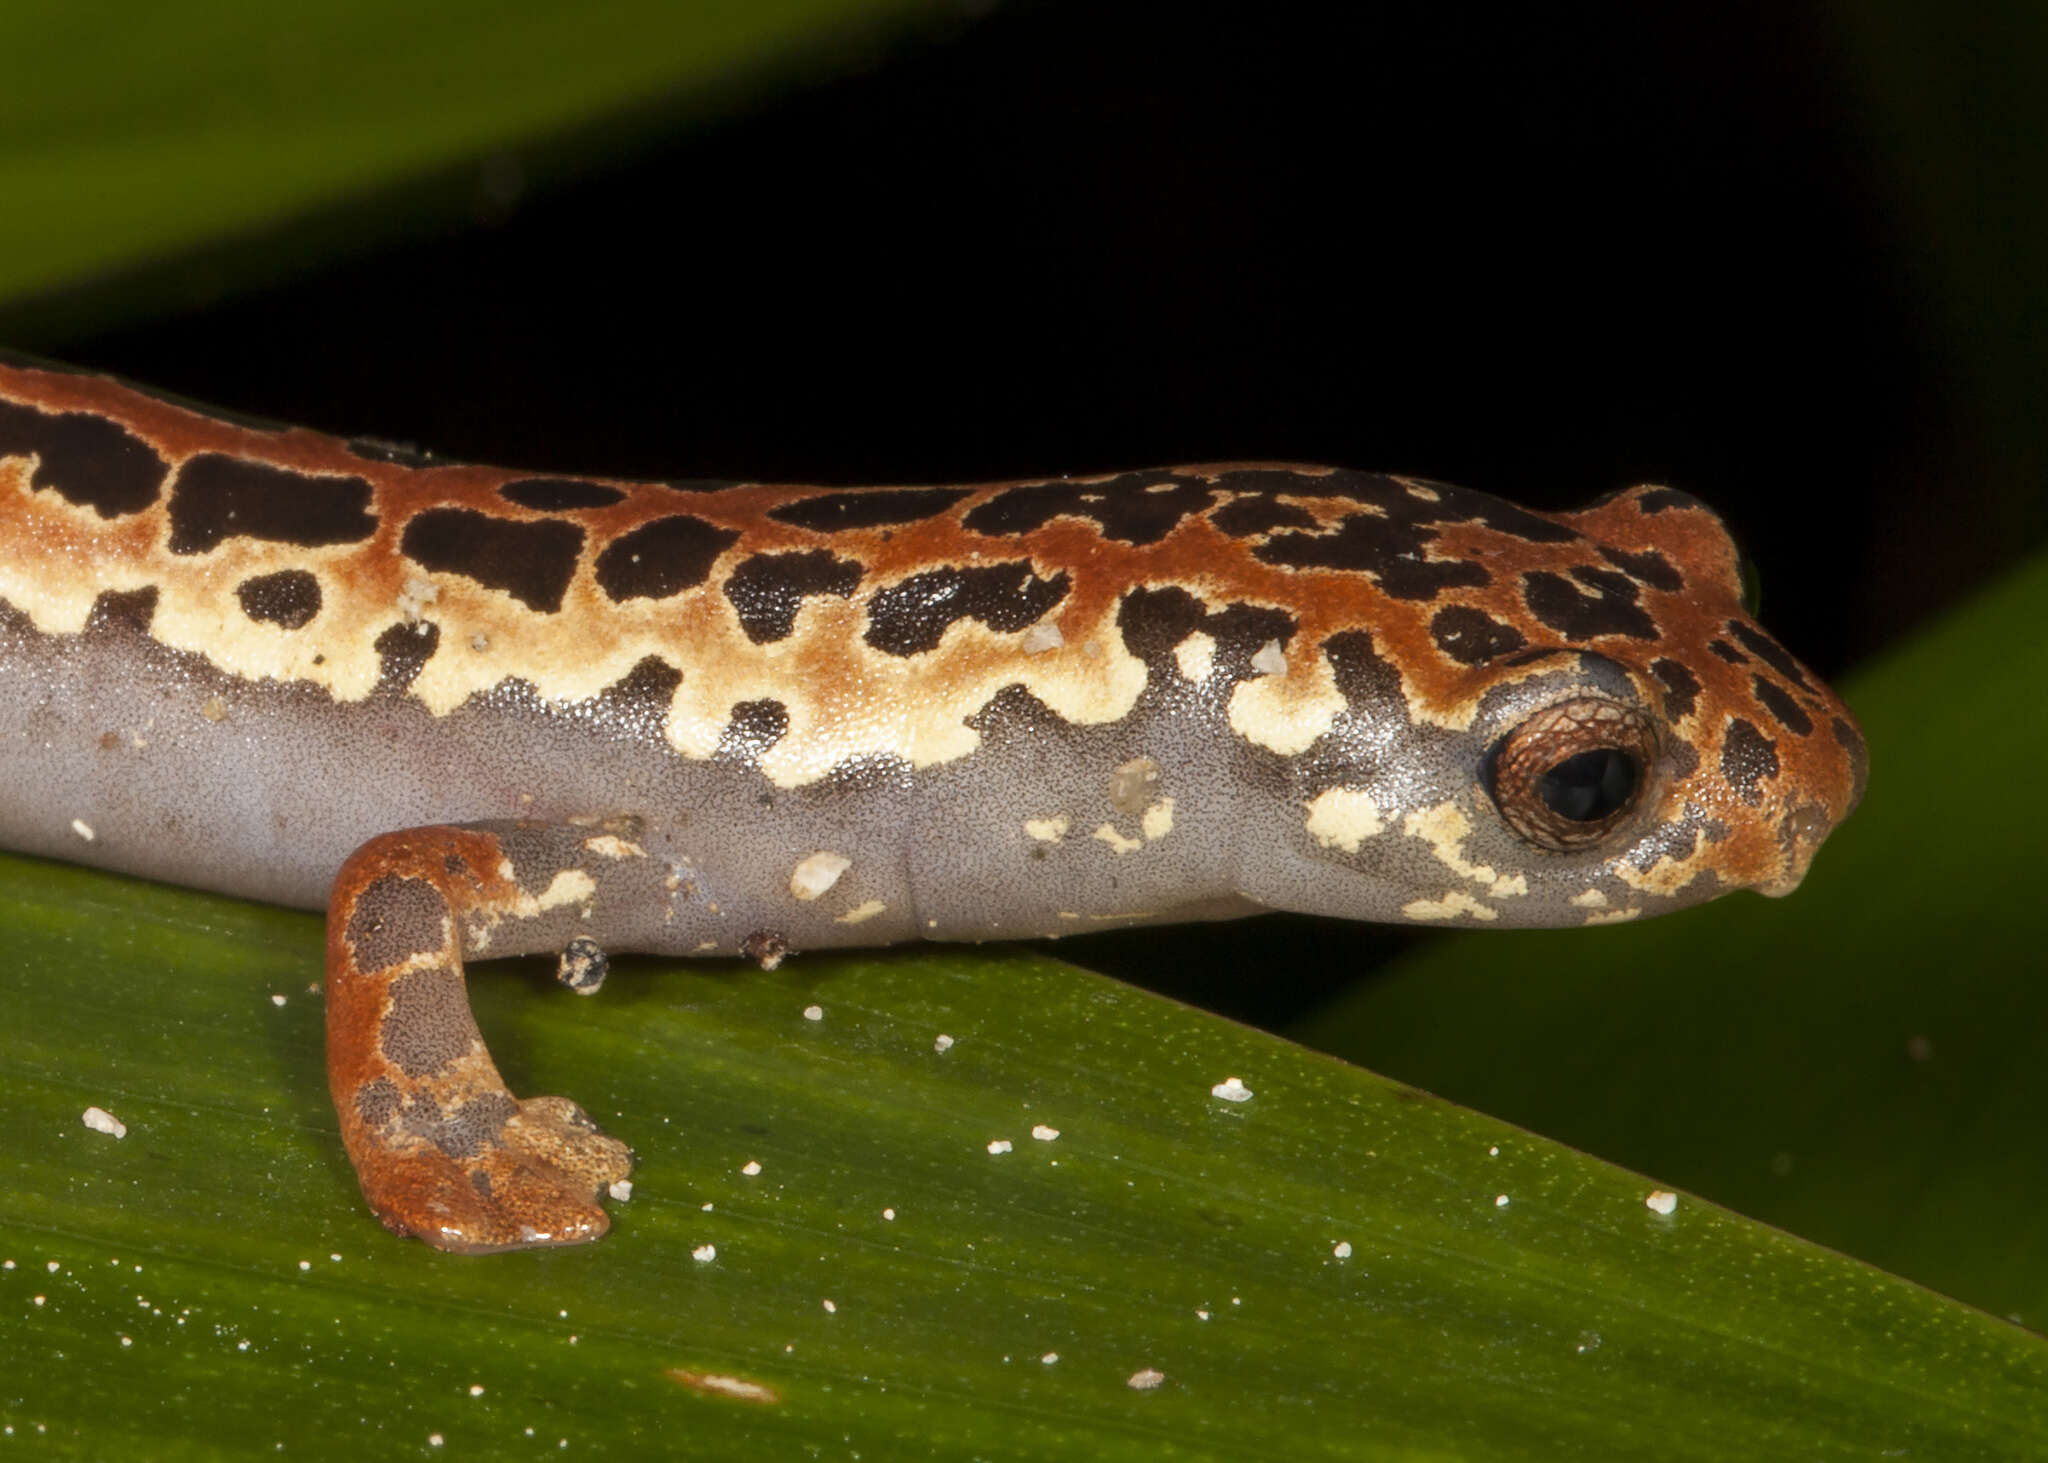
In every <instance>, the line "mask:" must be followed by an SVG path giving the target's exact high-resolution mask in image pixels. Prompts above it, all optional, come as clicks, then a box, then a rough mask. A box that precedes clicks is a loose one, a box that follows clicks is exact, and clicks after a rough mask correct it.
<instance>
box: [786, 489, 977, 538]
mask: <svg viewBox="0 0 2048 1463" xmlns="http://www.w3.org/2000/svg"><path fill="white" fill-rule="evenodd" d="M969 491H970V490H969V489H967V488H858V489H854V490H853V491H851V492H841V493H823V494H820V495H819V496H817V497H815V498H800V499H798V500H797V501H796V502H794V503H784V504H783V505H782V506H781V507H780V508H771V509H769V510H768V516H769V517H770V518H773V519H774V520H776V521H777V522H778V523H792V524H795V525H796V526H797V527H798V528H811V529H816V530H817V531H818V532H819V533H840V532H843V531H845V530H847V529H854V528H879V527H881V526H882V525H884V524H889V523H921V522H923V521H924V520H925V519H927V518H937V517H938V516H939V515H940V514H941V513H944V512H945V511H946V510H947V509H948V508H951V507H952V506H953V505H954V504H955V503H957V502H959V501H960V500H961V499H962V498H964V497H966V496H967V495H968V493H969Z"/></svg>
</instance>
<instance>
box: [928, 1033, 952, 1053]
mask: <svg viewBox="0 0 2048 1463" xmlns="http://www.w3.org/2000/svg"><path fill="white" fill-rule="evenodd" d="M952 1049H953V1038H952V1037H950V1036H948V1035H946V1033H945V1032H943V1031H942V1032H940V1033H939V1034H938V1035H937V1036H935V1037H933V1038H932V1050H933V1051H935V1052H939V1053H941V1054H944V1053H946V1052H949V1051H951V1050H952Z"/></svg>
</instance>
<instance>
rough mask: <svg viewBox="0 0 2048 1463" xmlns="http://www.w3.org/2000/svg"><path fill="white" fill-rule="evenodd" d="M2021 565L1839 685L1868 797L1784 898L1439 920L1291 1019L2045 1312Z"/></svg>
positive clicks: (2039, 1034) (2047, 581) (2039, 864)
mask: <svg viewBox="0 0 2048 1463" xmlns="http://www.w3.org/2000/svg"><path fill="white" fill-rule="evenodd" d="M2044 627H2048V557H2041V558H2037V559H2035V560H2034V561H2033V562H2032V563H2031V564H2029V565H2028V566H2027V567H2026V568H2025V569H2024V570H2023V571H2022V572H2020V573H2018V574H2016V575H2014V576H2013V577H2012V578H2011V579H2009V580H2007V581H2006V582H2004V583H2002V584H2001V585H1999V586H1998V587H1997V588H1995V589H1994V590H1992V591H1991V592H1989V593H1987V594H1985V595H1984V596H1982V597H1981V598H1979V599H1978V600H1976V601H1975V602H1974V603H1972V604H1970V605H1968V606H1966V607H1965V608H1963V609H1962V610H1961V611H1960V612H1958V613H1956V614H1954V615H1952V616H1950V617H1949V618H1947V619H1946V620H1944V621H1943V622H1942V623H1941V624H1939V625H1938V626H1936V627H1935V628H1934V629H1932V630H1931V631H1929V632H1927V633H1925V634H1923V635H1922V636H1920V637H1919V638H1917V639H1916V640H1914V641H1913V642H1911V643H1910V644H1908V645H1907V646H1905V647H1903V648H1902V649H1900V650H1899V651H1898V652H1896V653H1894V654H1893V655H1891V656H1889V657H1887V658H1886V659H1885V660H1884V661H1883V662H1882V663H1881V664H1880V665H1878V666H1875V667H1873V668H1872V669H1871V670H1870V671H1869V672H1868V673H1867V674H1864V675H1861V676H1858V677H1856V678H1855V679H1854V680H1852V681H1850V682H1848V683H1847V685H1846V686H1845V687H1844V695H1845V696H1846V698H1847V700H1848V702H1849V704H1850V706H1851V707H1853V708H1854V709H1855V711H1856V713H1857V715H1858V716H1859V717H1860V718H1861V720H1862V722H1863V728H1864V731H1865V732H1866V733H1867V734H1868V736H1869V739H1870V747H1871V783H1870V793H1869V796H1868V797H1867V799H1866V800H1865V802H1864V805H1863V807H1862V808H1861V809H1860V810H1859V811H1858V812H1857V813H1856V815H1855V816H1854V817H1853V818H1851V819H1850V820H1849V822H1848V823H1847V824H1846V825H1844V827H1843V828H1842V830H1841V831H1840V832H1838V833H1837V834H1836V835H1835V836H1834V838H1833V839H1832V840H1831V841H1830V842H1829V843H1828V845H1827V847H1826V848H1824V849H1823V850H1822V851H1821V853H1820V856H1819V858H1818V859H1816V860H1815V863H1814V867H1813V871H1812V873H1811V874H1810V875H1809V876H1808V878H1807V880H1806V883H1805V885H1804V886H1803V887H1802V888H1801V889H1800V890H1799V892H1798V893H1797V894H1796V895H1794V896H1793V897H1792V898H1790V899H1786V900H1782V901H1762V900H1758V899H1755V898H1752V897H1750V896H1746V895H1744V896H1737V897H1736V898H1733V899H1728V900H1723V901H1721V902H1719V903H1716V904H1712V905H1708V906H1706V907H1704V908H1701V909H1698V910H1695V911H1692V912H1691V913H1688V914H1684V915H1679V916H1674V917H1672V918H1669V919H1663V920H1656V921H1652V922H1650V923H1648V924H1645V925H1642V926H1640V927H1637V926H1624V927H1616V928H1609V929H1605V930H1589V931H1583V932H1580V931H1573V932H1519V933H1518V932H1503V933H1499V934H1495V933H1487V934H1483V935H1476V936H1460V937H1456V938H1453V939H1449V940H1445V941H1443V942H1441V943H1438V944H1434V945H1431V946H1429V947H1426V948H1423V949H1421V950H1419V951H1418V952H1416V953H1415V954H1414V955H1412V956H1410V957H1408V958H1406V959H1404V960H1402V961H1400V962H1398V963H1397V964H1395V965H1394V966H1392V967H1391V968H1390V969H1389V970H1388V971H1387V972H1386V973H1385V974H1384V978H1382V979H1380V980H1378V981H1376V982H1375V983H1373V984H1371V985H1368V986H1364V987H1360V988H1357V989H1355V990H1353V991H1352V992H1350V993H1348V994H1347V995H1345V996H1344V997H1341V998H1340V999H1339V1000H1338V1001H1337V1002H1336V1003H1335V1004H1334V1005H1333V1007H1332V1008H1330V1009H1328V1010H1326V1011H1325V1012H1323V1013H1320V1014H1319V1015H1318V1016H1317V1017H1315V1018H1314V1019H1312V1020H1310V1021H1308V1022H1306V1023H1304V1024H1303V1025H1301V1026H1300V1027H1299V1028H1297V1030H1296V1032H1295V1034H1296V1035H1298V1036H1300V1037H1301V1038H1302V1039H1304V1040H1306V1041H1309V1042H1310V1043H1311V1044H1313V1045H1316V1046H1319V1047H1322V1048H1323V1049H1324V1050H1327V1051H1333V1052H1340V1053H1342V1054H1344V1055H1345V1056H1348V1057H1350V1058H1352V1059H1353V1060H1356V1061H1359V1062H1363V1063H1365V1064H1367V1065H1369V1066H1372V1067H1374V1068H1375V1069H1377V1070H1380V1071H1385V1072H1389V1073H1392V1074H1395V1075H1397V1076H1399V1077H1401V1078H1403V1079H1405V1080H1407V1081H1410V1082H1415V1083H1417V1084H1419V1085H1421V1086H1424V1087H1427V1088H1428V1089H1429V1090H1431V1091H1432V1092H1437V1093H1440V1094H1442V1095H1444V1096H1446V1097H1450V1098H1453V1099H1455V1100H1457V1101H1460V1102H1466V1103H1470V1104H1472V1105H1473V1106H1475V1107H1478V1108H1481V1109H1483V1110H1484V1111H1486V1112H1490V1113H1495V1114H1497V1115H1499V1116H1501V1117H1505V1118H1507V1119H1509V1120H1511V1121H1514V1122H1518V1123H1522V1124H1525V1125H1526V1126H1528V1127H1531V1128H1534V1129H1536V1130H1537V1131H1539V1132H1542V1133H1545V1134H1548V1135H1549V1136H1551V1137H1554V1138H1557V1139H1560V1140H1562V1141H1564V1142H1567V1143H1571V1144H1573V1145H1575V1146H1577V1147H1580V1148H1584V1149H1586V1150H1588V1151H1590V1152H1593V1153H1598V1154H1601V1155H1602V1156H1604V1157H1607V1158H1610V1159H1612V1160H1614V1161H1615V1162H1617V1163H1622V1164H1626V1165H1628V1166H1629V1167H1631V1168H1638V1169H1641V1170H1643V1171H1645V1172H1648V1173H1655V1174H1657V1175H1659V1176H1660V1177H1662V1178H1664V1179H1667V1180H1670V1181H1672V1182H1673V1183H1674V1184H1676V1185H1678V1186H1681V1187H1684V1188H1687V1189H1691V1190H1694V1191H1696V1192H1699V1193H1702V1194H1705V1195H1707V1196H1709V1197H1711V1198H1713V1199H1716V1200H1718V1201H1720V1202H1721V1203H1724V1204H1727V1205H1729V1206H1730V1207H1731V1208H1734V1209H1738V1210H1740V1211H1741V1212H1743V1213H1745V1214H1749V1215H1753V1216H1755V1217H1757V1218H1759V1219H1763V1220H1767V1221H1769V1222H1770V1223H1773V1224H1778V1225H1783V1226H1784V1227H1785V1228H1787V1229H1789V1230H1792V1231H1794V1232H1795V1233H1798V1234H1803V1235H1805V1236H1807V1237H1808V1238H1811V1239H1814V1240H1817V1241H1819V1242H1821V1243H1823V1244H1827V1245H1832V1246H1835V1247H1837V1248H1839V1249H1842V1250H1845V1251H1847V1252H1849V1253H1851V1254H1854V1255H1858V1256H1860V1257H1862V1258H1863V1259H1866V1260H1869V1261H1871V1262H1873V1263H1874V1264H1877V1265H1880V1266H1882V1267H1884V1268H1885V1269H1888V1270H1893V1271H1896V1272H1898V1273H1899V1274H1902V1275H1907V1276H1910V1277H1912V1278H1913V1279H1915V1280H1918V1281H1920V1282H1921V1283H1923V1284H1926V1285H1930V1286H1933V1287H1934V1288H1935V1289H1937V1290H1941V1291H1944V1292H1946V1293H1948V1294H1950V1295H1955V1296H1959V1297H1961V1298H1963V1299H1965V1300H1968V1301H1971V1302H1973V1303H1974V1304H1977V1305H1981V1306H1984V1307H1985V1308H1987V1309H1989V1310H1991V1311H1993V1312H1996V1313H1997V1314H2000V1315H2013V1316H2016V1317H2018V1318H2020V1319H2023V1320H2024V1321H2026V1322H2028V1323H2029V1324H2032V1325H2034V1326H2036V1327H2039V1326H2041V1325H2042V1324H2043V1323H2044V1322H2048V1156H2044V1149H2043V1147H2042V1143H2041V1117H2042V1114H2043V1113H2044V1112H2048V981H2044V980H2043V978H2042V976H2043V960H2042V955H2041V949H2042V936H2041V932H2040V926H2041V913H2042V892H2041V891H2042V882H2041V878H2042V869H2043V867H2044V863H2043V858H2042V853H2041V843H2042V832H2041V830H2042V829H2043V827H2048V757H2044V749H2048V701H2044V698H2043V694H2042V687H2044V686H2048V634H2044V633H2043V631H2044Z"/></svg>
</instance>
